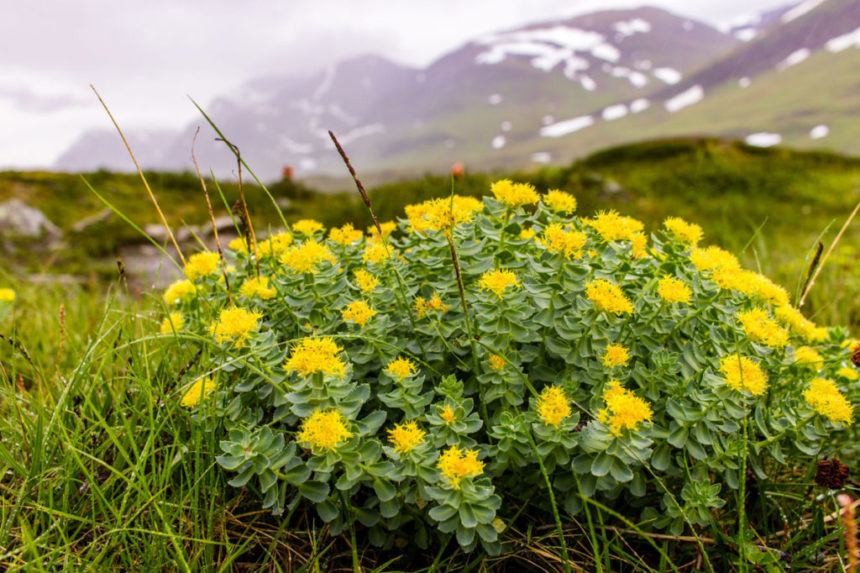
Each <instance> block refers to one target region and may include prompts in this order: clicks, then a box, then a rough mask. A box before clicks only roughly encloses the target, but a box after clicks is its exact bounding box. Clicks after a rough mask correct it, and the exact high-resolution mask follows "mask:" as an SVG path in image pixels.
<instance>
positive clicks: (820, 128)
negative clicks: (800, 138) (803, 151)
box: [809, 124, 830, 139]
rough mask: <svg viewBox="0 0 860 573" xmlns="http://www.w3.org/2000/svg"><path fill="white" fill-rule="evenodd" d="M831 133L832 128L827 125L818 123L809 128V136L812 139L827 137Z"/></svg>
mask: <svg viewBox="0 0 860 573" xmlns="http://www.w3.org/2000/svg"><path fill="white" fill-rule="evenodd" d="M828 135H830V128H829V127H827V126H826V125H823V124H822V125H816V126H815V127H813V128H812V129H811V130H809V137H811V138H812V139H821V138H822V137H827V136H828Z"/></svg>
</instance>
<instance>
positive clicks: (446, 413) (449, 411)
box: [439, 404, 457, 424]
mask: <svg viewBox="0 0 860 573" xmlns="http://www.w3.org/2000/svg"><path fill="white" fill-rule="evenodd" d="M439 417H440V418H442V419H443V420H445V423H446V424H450V423H451V422H453V421H454V419H455V418H456V417H457V415H456V414H455V413H454V410H453V408H451V406H449V405H448V404H445V407H444V408H442V412H441V413H440V414H439Z"/></svg>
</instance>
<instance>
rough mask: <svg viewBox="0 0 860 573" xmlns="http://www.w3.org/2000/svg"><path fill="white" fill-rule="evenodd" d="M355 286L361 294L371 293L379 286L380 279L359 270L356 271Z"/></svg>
mask: <svg viewBox="0 0 860 573" xmlns="http://www.w3.org/2000/svg"><path fill="white" fill-rule="evenodd" d="M355 284H357V285H358V288H360V289H361V292H370V291H372V290H373V289H375V288H376V287H378V286H379V279H377V278H376V277H375V276H373V275H372V274H370V273H369V272H367V271H366V270H364V269H358V270H357V271H355Z"/></svg>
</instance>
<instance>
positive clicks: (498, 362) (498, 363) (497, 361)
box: [490, 354, 508, 372]
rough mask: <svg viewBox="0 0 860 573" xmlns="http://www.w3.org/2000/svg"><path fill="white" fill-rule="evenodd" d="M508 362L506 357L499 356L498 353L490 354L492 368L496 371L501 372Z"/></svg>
mask: <svg viewBox="0 0 860 573" xmlns="http://www.w3.org/2000/svg"><path fill="white" fill-rule="evenodd" d="M507 364H508V363H507V362H505V359H504V358H502V357H501V356H499V355H498V354H490V368H492V369H493V370H495V371H496V372H501V371H502V370H504V369H505V366H507Z"/></svg>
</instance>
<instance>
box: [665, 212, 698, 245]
mask: <svg viewBox="0 0 860 573" xmlns="http://www.w3.org/2000/svg"><path fill="white" fill-rule="evenodd" d="M663 227H664V228H665V229H666V231H667V232H668V233H669V234H670V235H672V236H673V237H674V238H675V239H677V240H678V241H680V242H682V243H684V244H686V245H690V246H692V247H695V246H696V245H698V244H699V241H701V240H702V235H703V234H702V228H701V227H700V226H698V225H696V224H695V223H688V222H687V221H685V220H684V219H681V218H680V217H669V218H668V219H666V220H665V221H663Z"/></svg>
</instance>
